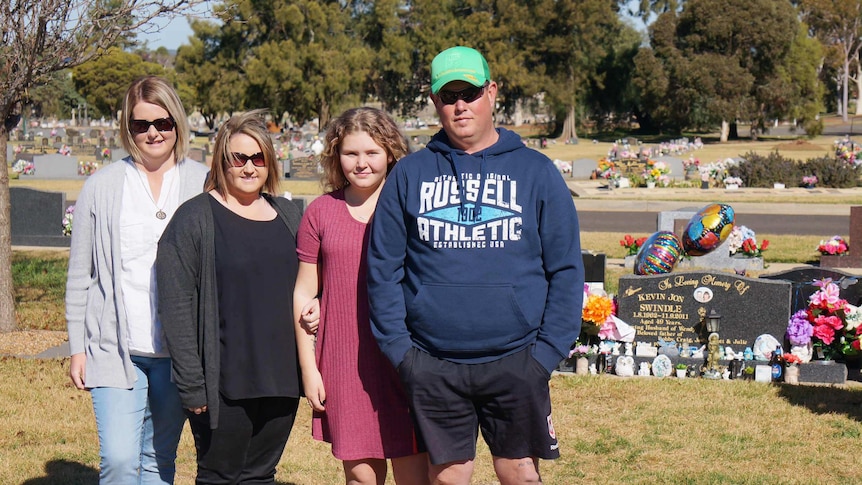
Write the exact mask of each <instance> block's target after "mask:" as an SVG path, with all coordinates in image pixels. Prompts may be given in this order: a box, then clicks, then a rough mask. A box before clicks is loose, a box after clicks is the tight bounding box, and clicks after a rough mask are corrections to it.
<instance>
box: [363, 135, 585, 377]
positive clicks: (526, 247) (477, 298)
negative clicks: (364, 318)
mask: <svg viewBox="0 0 862 485" xmlns="http://www.w3.org/2000/svg"><path fill="white" fill-rule="evenodd" d="M497 131H498V133H499V135H500V137H499V139H498V140H497V142H496V143H495V144H494V145H492V146H490V147H488V148H487V149H485V150H482V151H480V152H476V153H473V154H468V153H466V152H464V151H462V150H459V149H456V148H453V147H452V146H451V144H450V143H449V140H448V138H447V136H446V133H445V132H444V131H442V130H441V131H440V132H438V133H437V134H436V135H435V136H434V138H432V140H431V142H430V143H429V144H428V146H427V148H426V149H424V150H421V151H419V152H417V153H414V154H411V155H408V156H407V157H404V158H403V159H402V160H401V161H399V162H398V163H397V164H396V165H395V167H394V169H393V170H392V172H391V173H390V174H389V176H388V177H387V179H386V184H385V185H384V186H383V190H382V192H381V194H380V199H379V200H378V202H377V209H376V210H375V214H374V219H373V221H372V232H371V240H370V243H369V249H368V293H369V300H370V310H371V324H372V330H373V331H374V335H375V337H376V338H377V341H378V343H379V345H380V349H381V350H382V351H383V353H384V354H385V355H386V356H387V357H388V358H389V360H391V361H392V363H393V364H394V365H395V366H396V367H397V366H398V364H400V363H401V361H402V360H403V358H404V354H406V353H407V351H408V350H409V349H410V347H411V346H415V347H418V348H419V349H421V350H423V351H425V352H428V353H430V354H431V355H434V356H436V357H438V358H441V359H445V360H450V361H453V362H460V363H482V362H489V361H493V360H497V359H499V358H501V357H504V356H506V355H510V354H513V353H515V352H518V351H520V350H522V349H524V348H526V347H528V346H530V345H533V344H535V346H534V347H533V349H532V352H533V356H534V357H535V358H536V360H537V361H538V362H539V363H541V364H542V366H543V367H544V368H545V369H546V370H547V371H548V373H550V372H551V371H552V370H553V369H554V368H555V367H556V366H557V364H558V363H559V362H560V360H561V359H562V358H564V356H565V355H566V354H567V353H568V351H569V348H570V346H571V344H572V342H574V341H575V339H577V337H578V334H579V333H580V328H581V306H582V301H583V283H584V270H583V264H582V261H583V260H582V256H581V245H580V231H579V228H578V216H577V213H576V211H575V206H574V203H573V202H572V196H571V193H570V192H569V190H568V188H567V187H566V184H565V182H564V181H563V178H562V177H561V176H560V173H559V171H558V170H557V169H556V167H554V164H553V163H552V162H551V161H550V160H549V159H548V157H546V156H544V155H542V154H540V153H539V152H537V151H535V150H531V149H529V148H527V147H525V146H524V144H523V143H522V142H521V139H520V137H519V136H518V135H516V134H515V133H513V132H511V131H508V130H505V129H501V128H500V129H498V130H497Z"/></svg>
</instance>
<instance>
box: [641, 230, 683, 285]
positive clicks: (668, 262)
mask: <svg viewBox="0 0 862 485" xmlns="http://www.w3.org/2000/svg"><path fill="white" fill-rule="evenodd" d="M682 254H683V252H682V243H680V241H679V238H678V237H676V234H674V233H672V232H670V231H659V232H656V233H655V234H653V235H652V236H650V237H648V238H647V240H646V241H644V243H643V245H642V246H641V248H640V250H639V251H638V254H637V256H635V274H638V275H650V274H665V273H670V272H671V271H673V267H674V266H676V263H677V261H679V258H680V257H681V256H682Z"/></svg>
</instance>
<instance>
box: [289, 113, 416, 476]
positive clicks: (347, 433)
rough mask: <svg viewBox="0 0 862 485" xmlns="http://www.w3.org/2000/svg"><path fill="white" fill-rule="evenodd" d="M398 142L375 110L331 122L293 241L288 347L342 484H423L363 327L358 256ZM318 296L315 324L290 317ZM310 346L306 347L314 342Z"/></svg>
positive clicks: (400, 405)
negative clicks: (293, 339)
mask: <svg viewBox="0 0 862 485" xmlns="http://www.w3.org/2000/svg"><path fill="white" fill-rule="evenodd" d="M406 154H407V143H406V141H405V140H404V137H403V136H402V135H401V134H400V132H399V131H398V127H397V126H396V125H395V123H394V122H393V121H392V119H391V118H390V117H389V116H388V115H387V114H386V113H384V112H382V111H380V110H377V109H373V108H355V109H351V110H348V111H346V112H344V113H343V114H342V115H341V116H340V117H338V119H336V120H334V121H333V123H332V126H331V127H330V129H329V131H328V132H327V134H326V140H325V144H324V151H323V153H322V155H321V161H320V163H321V166H322V167H323V169H324V186H325V189H326V190H327V193H326V194H324V195H323V196H321V197H319V198H317V199H315V200H314V201H313V202H312V203H311V204H309V206H308V209H307V210H306V212H305V215H304V216H303V219H302V222H301V224H300V227H299V233H298V234H297V253H298V255H299V261H300V262H299V271H298V274H297V279H296V288H295V291H294V309H295V312H294V317H295V319H297V322H296V332H297V345H298V348H297V350H298V352H299V359H300V365H301V368H302V382H303V386H304V388H305V395H306V396H307V399H308V403H309V404H310V405H311V407H312V409H313V411H314V415H313V420H312V434H313V436H314V438H315V439H317V440H321V441H326V442H329V443H332V454H333V455H334V456H335V457H336V458H338V459H339V460H341V461H342V463H343V467H344V475H345V479H346V482H347V483H350V484H354V483H356V484H360V483H361V484H380V485H382V484H383V483H385V481H386V473H387V462H386V460H387V459H391V460H392V472H393V476H394V478H395V481H396V483H398V484H399V485H405V484H407V485H411V484H426V483H428V472H427V455H426V453H424V452H420V451H424V450H423V449H421V448H420V447H421V444H420V443H419V441H418V440H417V437H416V434H415V431H414V428H413V423H412V420H411V417H410V410H409V408H408V404H407V399H406V397H405V395H404V392H403V390H402V388H401V382H400V380H399V378H398V374H397V372H396V371H395V369H394V368H393V367H392V364H391V363H390V362H389V360H388V359H387V358H386V357H385V356H384V355H383V353H381V352H380V349H379V347H378V346H377V342H376V341H375V339H374V336H373V335H372V333H371V325H370V323H369V320H368V291H367V286H366V262H365V254H366V249H367V242H368V231H369V230H370V227H371V226H370V225H369V219H370V218H371V216H372V215H373V214H374V208H375V206H376V204H377V196H378V195H379V193H380V189H381V188H382V187H383V182H384V180H385V178H386V174H387V173H388V172H389V169H390V168H391V167H392V165H393V164H395V162H396V160H397V159H398V158H400V157H402V156H404V155H406ZM316 295H320V324H319V326H318V327H316V328H315V327H310V326H308V325H307V324H303V323H302V322H301V321H299V319H301V318H302V315H303V314H304V313H306V312H307V311H308V310H307V309H306V308H305V307H304V306H303V305H304V304H305V303H306V302H309V301H312V300H313V299H314V297H315V296H316ZM315 341H316V343H315Z"/></svg>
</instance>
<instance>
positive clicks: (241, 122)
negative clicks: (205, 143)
mask: <svg viewBox="0 0 862 485" xmlns="http://www.w3.org/2000/svg"><path fill="white" fill-rule="evenodd" d="M266 112H267V111H266V110H264V109H256V110H252V111H246V112H244V113H238V114H235V115H233V116H231V117H230V119H229V120H227V121H225V122H224V124H222V125H221V127H220V128H219V130H218V135H216V137H215V141H214V142H213V162H212V167H210V174H209V176H208V177H207V181H206V183H205V184H204V191H205V192H209V191H210V190H215V191H216V192H218V193H219V194H220V195H221V196H222V198H226V197H225V194H226V193H227V171H228V169H229V168H230V166H231V165H230V162H232V161H233V160H234V158H236V157H234V156H233V152H232V151H231V150H230V139H231V137H233V136H234V135H240V134H242V135H247V136H249V137H251V138H253V139H254V141H256V142H257V144H258V146H259V147H260V151H261V153H263V158H264V166H265V167H266V182H264V184H263V187H261V192H266V193H268V194H272V195H275V194H276V193H277V192H278V184H279V180H278V179H279V177H278V160H276V155H275V147H273V145H272V138H270V136H269V130H267V127H266Z"/></svg>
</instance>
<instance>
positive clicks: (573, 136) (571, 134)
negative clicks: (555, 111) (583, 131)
mask: <svg viewBox="0 0 862 485" xmlns="http://www.w3.org/2000/svg"><path fill="white" fill-rule="evenodd" d="M560 138H562V139H563V141H564V142H565V143H577V141H578V133H577V130H576V129H575V107H574V106H569V109H568V110H567V111H566V121H564V122H563V132H562V133H561V134H560Z"/></svg>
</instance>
